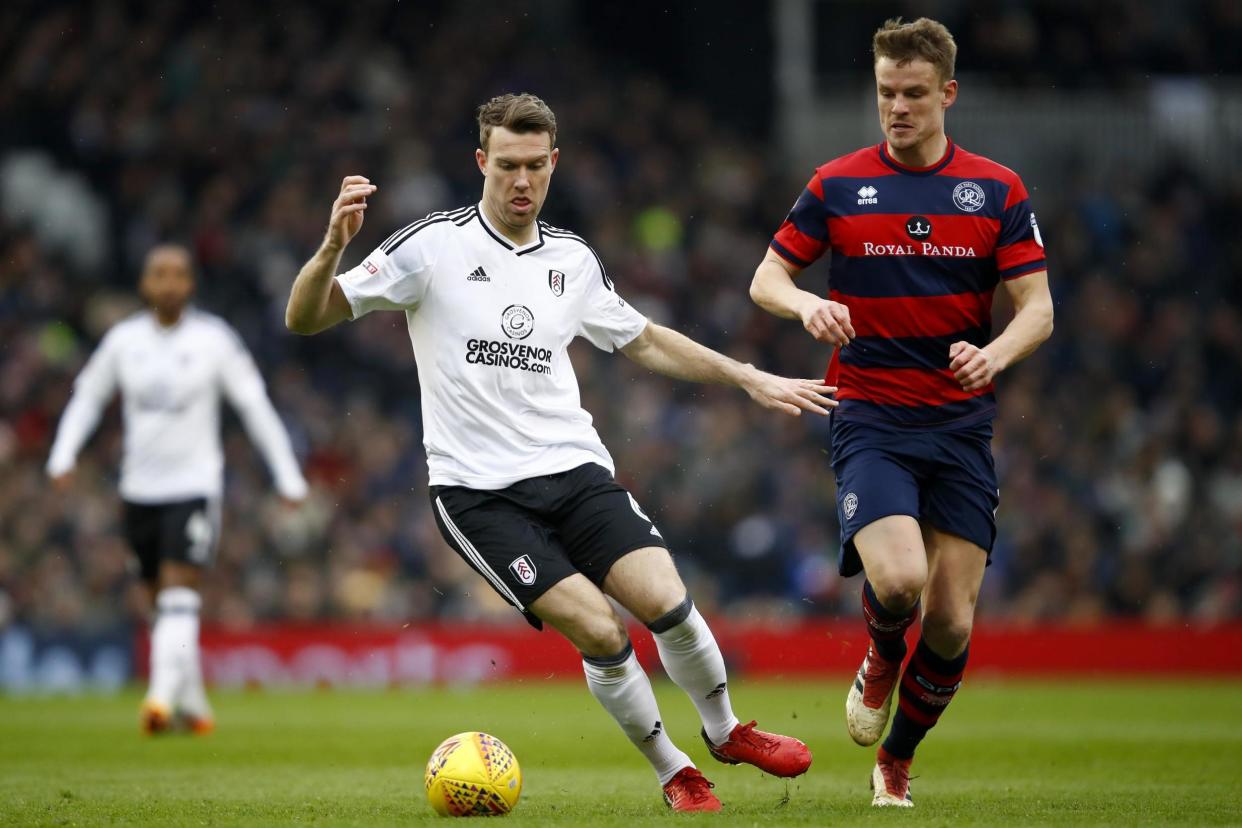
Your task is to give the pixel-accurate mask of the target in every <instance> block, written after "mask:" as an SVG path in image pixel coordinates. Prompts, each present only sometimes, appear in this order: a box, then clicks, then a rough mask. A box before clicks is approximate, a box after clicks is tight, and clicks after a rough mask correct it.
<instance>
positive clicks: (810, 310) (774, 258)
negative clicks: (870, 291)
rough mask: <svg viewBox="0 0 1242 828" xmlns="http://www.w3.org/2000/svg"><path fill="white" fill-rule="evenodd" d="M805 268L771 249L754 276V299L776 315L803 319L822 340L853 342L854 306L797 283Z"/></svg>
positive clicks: (813, 333)
mask: <svg viewBox="0 0 1242 828" xmlns="http://www.w3.org/2000/svg"><path fill="white" fill-rule="evenodd" d="M801 272H802V270H801V268H797V267H795V266H793V265H792V264H790V263H789V262H787V261H785V260H784V259H782V258H781V257H780V256H778V255H777V254H776V253H775V252H774V251H773V250H771V249H769V250H768V254H767V255H766V256H764V257H763V261H762V262H760V263H759V267H758V268H756V269H755V277H754V279H752V280H751V283H750V298H751V300H752V301H753V302H754V303H755V304H756V305H758V306H759V307H761V308H763V309H764V310H765V311H767V312H768V313H770V314H772V315H774V316H780V317H782V318H784V319H798V320H801V322H802V327H804V328H806V329H807V332H808V333H810V334H811V336H813V337H815V338H816V339H817V340H819V341H820V342H824V343H827V344H829V345H836V346H837V347H841V346H844V345H848V344H850V340H851V339H853V338H854V326H853V325H851V324H850V309H849V308H847V307H846V306H845V305H843V304H841V303H840V302H833V301H831V300H828V299H824V298H822V297H819V296H816V295H815V294H814V293H811V292H809V291H805V290H803V289H802V288H800V287H798V286H797V285H795V284H794V278H795V277H796V276H797V275H798V274H799V273H801Z"/></svg>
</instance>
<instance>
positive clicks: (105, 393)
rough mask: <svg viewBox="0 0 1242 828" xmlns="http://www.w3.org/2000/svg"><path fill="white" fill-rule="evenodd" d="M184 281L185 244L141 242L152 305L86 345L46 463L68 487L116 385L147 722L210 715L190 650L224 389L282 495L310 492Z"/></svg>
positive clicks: (187, 724)
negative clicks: (146, 638)
mask: <svg viewBox="0 0 1242 828" xmlns="http://www.w3.org/2000/svg"><path fill="white" fill-rule="evenodd" d="M193 291H194V274H193V270H192V264H191V260H190V253H189V251H188V250H186V249H185V248H184V247H181V246H180V245H172V244H168V245H161V246H158V247H156V248H154V249H152V250H151V251H150V253H148V254H147V258H146V262H145V264H144V267H143V271H142V278H141V281H140V282H139V292H140V293H141V294H142V297H143V299H144V300H146V302H147V304H148V305H149V306H150V308H149V310H146V311H143V312H140V313H136V314H134V315H132V316H130V317H128V318H127V319H124V320H122V321H121V322H120V323H118V324H117V325H116V326H115V327H113V328H112V329H111V330H109V331H108V333H107V334H106V335H105V336H104V338H103V341H102V342H100V343H99V347H98V348H97V349H96V350H95V353H94V354H92V355H91V358H90V360H89V361H88V362H87V363H86V366H85V367H84V368H83V369H82V373H81V374H79V375H78V378H77V380H76V382H75V383H74V386H73V396H72V397H71V398H70V400H69V405H68V406H67V407H66V409H65V413H64V416H62V417H61V419H60V425H59V427H58V428H57V431H56V440H55V442H54V443H53V445H52V452H51V456H50V458H49V459H48V463H47V472H48V474H49V475H51V477H52V479H53V481H54V483H55V484H56V486H57V487H58V488H59V489H62V490H64V489H66V488H68V486H69V485H70V483H71V482H72V479H73V470H74V466H75V463H76V460H77V455H78V452H79V451H80V450H81V448H82V446H83V445H84V444H85V443H86V440H87V438H89V437H90V435H91V432H92V431H94V429H95V426H96V424H97V423H98V422H99V417H100V415H101V414H102V413H103V410H104V408H105V407H106V406H107V405H108V402H109V401H110V400H111V399H112V397H113V395H114V394H115V393H116V392H117V391H118V390H119V391H120V393H121V413H122V422H123V427H124V452H123V457H122V461H121V482H120V492H121V498H122V500H123V501H124V505H125V532H126V535H127V536H128V539H129V543H130V545H131V546H132V547H133V550H134V553H135V555H136V556H137V558H138V563H139V568H140V570H141V574H142V580H143V581H144V582H145V583H146V585H147V586H148V588H149V590H150V593H151V597H152V599H153V601H154V609H155V620H154V625H153V626H152V628H151V681H150V686H149V688H148V690H147V695H146V698H145V699H144V701H143V704H142V711H141V723H142V727H143V730H144V731H146V732H147V733H160V732H163V731H167V730H170V729H173V728H178V729H179V728H182V727H184V728H185V729H188V730H190V731H191V732H195V733H207V732H210V731H211V730H212V729H213V727H214V717H213V715H212V711H211V706H210V705H209V704H208V701H207V694H206V691H205V689H204V686H203V676H202V665H201V664H200V658H199V645H198V630H199V608H200V606H201V603H202V601H201V599H200V597H199V593H198V587H199V581H200V579H201V574H202V570H203V568H204V567H206V566H208V565H209V564H210V563H211V560H212V557H213V556H214V554H215V548H216V544H217V542H218V539H219V532H220V496H221V492H222V489H223V485H224V454H223V452H222V450H221V446H220V398H221V396H223V397H225V398H227V399H228V401H229V402H230V403H231V404H232V405H233V407H234V408H235V409H236V410H237V412H238V414H239V415H240V418H241V421H242V423H243V424H244V425H245V428H246V431H247V432H248V433H249V434H250V438H251V439H252V440H253V441H254V442H255V444H256V445H257V446H258V447H259V450H260V451H261V452H262V454H263V457H264V458H265V459H266V461H267V464H268V467H269V468H270V469H271V472H272V476H273V478H275V482H276V488H277V490H278V491H279V492H280V494H281V495H282V496H283V497H284V498H286V499H287V500H289V501H300V500H301V499H302V498H304V497H305V496H306V490H307V487H306V481H305V479H303V477H302V472H301V470H300V469H299V468H298V464H297V460H296V459H295V458H294V456H293V449H292V447H291V446H290V444H289V435H288V434H287V433H286V432H285V428H284V426H283V425H282V424H281V422H280V418H279V417H278V416H277V415H276V411H275V409H273V408H272V404H271V402H270V401H269V400H268V398H267V392H266V391H265V389H264V385H263V378H262V377H261V376H260V375H259V372H258V370H257V369H256V368H255V365H254V362H253V361H252V360H251V358H250V354H249V353H248V352H247V350H246V346H245V345H244V344H243V343H242V341H241V339H240V338H239V337H238V335H237V333H236V332H235V331H234V330H233V329H232V328H231V327H229V325H228V323H226V322H225V321H224V320H223V319H220V318H219V317H217V316H213V315H212V314H209V313H205V312H203V311H201V310H198V309H195V308H192V307H189V306H188V302H189V300H190V296H191V294H192V293H193Z"/></svg>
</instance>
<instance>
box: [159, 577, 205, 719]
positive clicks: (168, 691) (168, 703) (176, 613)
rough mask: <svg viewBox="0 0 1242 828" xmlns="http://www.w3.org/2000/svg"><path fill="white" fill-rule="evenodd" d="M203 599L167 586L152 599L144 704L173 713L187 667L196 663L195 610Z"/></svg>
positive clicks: (196, 622)
mask: <svg viewBox="0 0 1242 828" xmlns="http://www.w3.org/2000/svg"><path fill="white" fill-rule="evenodd" d="M201 604H202V600H201V599H200V598H199V597H198V593H197V592H195V591H194V590H192V589H190V588H189V587H168V588H166V589H162V590H160V592H159V594H158V595H157V596H156V597H155V613H156V615H155V625H154V626H153V627H152V628H151V685H150V687H149V688H148V690H147V701H150V702H154V703H155V704H159V705H162V706H163V707H165V708H167V709H168V710H169V711H172V710H173V708H174V707H175V705H176V703H177V701H178V700H179V698H180V696H181V694H182V692H183V689H184V687H185V682H186V678H187V674H188V673H189V669H188V665H189V664H191V663H193V664H195V665H197V663H198V609H199V606H200V605H201Z"/></svg>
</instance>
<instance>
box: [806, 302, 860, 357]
mask: <svg viewBox="0 0 1242 828" xmlns="http://www.w3.org/2000/svg"><path fill="white" fill-rule="evenodd" d="M800 315H801V317H802V327H804V328H806V329H807V331H808V332H809V333H810V334H811V336H813V337H815V338H816V339H817V340H819V341H820V342H826V343H828V344H829V345H836V346H837V347H838V348H840V347H843V346H845V345H848V344H850V340H851V339H853V338H854V326H853V325H851V324H850V309H849V308H847V307H846V306H845V305H842V304H841V303H840V302H833V301H831V300H828V299H819V298H817V299H816V300H815V301H814V302H808V303H807V305H806V306H805V307H804V308H803V309H802V312H801V314H800Z"/></svg>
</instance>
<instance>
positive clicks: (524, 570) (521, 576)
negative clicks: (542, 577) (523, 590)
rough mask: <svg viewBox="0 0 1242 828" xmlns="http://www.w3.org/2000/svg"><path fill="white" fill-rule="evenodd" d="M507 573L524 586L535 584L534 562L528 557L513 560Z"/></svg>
mask: <svg viewBox="0 0 1242 828" xmlns="http://www.w3.org/2000/svg"><path fill="white" fill-rule="evenodd" d="M509 571H510V572H512V573H513V577H514V578H517V579H518V583H520V584H522V585H524V586H530V585H531V584H533V583H535V562H534V561H532V560H531V559H530V555H523V556H522V557H520V558H514V559H513V563H511V564H509Z"/></svg>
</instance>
